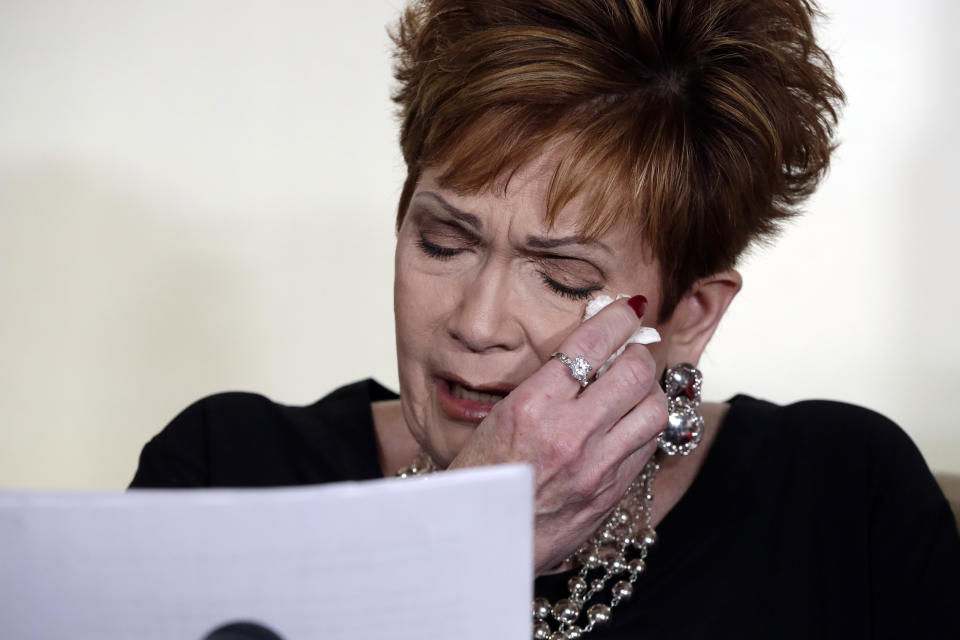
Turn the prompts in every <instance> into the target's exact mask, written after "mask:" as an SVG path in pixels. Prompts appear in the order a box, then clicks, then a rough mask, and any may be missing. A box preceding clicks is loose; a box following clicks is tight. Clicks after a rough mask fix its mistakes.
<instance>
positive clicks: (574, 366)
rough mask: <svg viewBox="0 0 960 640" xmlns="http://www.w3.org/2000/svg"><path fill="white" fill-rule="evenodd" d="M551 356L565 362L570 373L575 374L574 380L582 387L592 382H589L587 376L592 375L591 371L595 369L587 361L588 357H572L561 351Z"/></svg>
mask: <svg viewBox="0 0 960 640" xmlns="http://www.w3.org/2000/svg"><path fill="white" fill-rule="evenodd" d="M550 357H551V358H556V359H557V360H559V361H560V362H562V363H563V364H565V365H567V368H569V369H570V375H571V376H573V379H574V380H576V381H577V382H579V383H580V386H581V387H585V386H587V385H588V384H590V383H589V382H587V378H589V377H590V372H591V371H593V367H591V366H590V363H589V362H587V359H586V358H584V357H583V356H577V357H576V358H573V359H571V358H570V356H568V355H566V354H563V353H560V352H559V351H557V352H556V353H555V354H553V355H552V356H550Z"/></svg>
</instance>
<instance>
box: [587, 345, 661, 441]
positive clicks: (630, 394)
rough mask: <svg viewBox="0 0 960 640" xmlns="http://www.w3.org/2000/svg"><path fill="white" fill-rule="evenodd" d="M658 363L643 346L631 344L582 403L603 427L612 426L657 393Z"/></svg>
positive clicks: (591, 388) (590, 387)
mask: <svg viewBox="0 0 960 640" xmlns="http://www.w3.org/2000/svg"><path fill="white" fill-rule="evenodd" d="M656 369H657V363H656V361H655V360H654V359H653V355H652V354H651V353H650V350H649V349H647V347H645V346H644V345H640V344H631V345H628V346H627V348H626V350H625V351H624V352H623V353H622V354H620V355H619V356H618V357H617V359H616V360H614V362H613V364H612V365H611V366H610V368H609V369H608V370H607V371H606V373H604V374H603V377H601V378H597V379H596V380H595V381H594V382H592V383H591V384H590V386H589V387H587V388H586V389H585V390H584V392H583V394H582V395H581V398H580V399H581V402H582V403H583V404H586V405H589V406H590V408H591V409H592V410H593V412H594V414H595V415H597V416H598V417H599V418H600V421H601V422H603V423H604V424H608V425H613V424H614V423H616V422H617V421H618V420H620V419H621V418H622V417H623V416H625V415H626V414H627V413H628V412H629V411H630V410H631V409H633V408H634V407H635V406H637V404H639V403H640V402H641V401H642V400H643V399H644V398H646V397H647V396H648V395H649V394H650V393H651V392H652V391H654V390H655V389H657V384H656Z"/></svg>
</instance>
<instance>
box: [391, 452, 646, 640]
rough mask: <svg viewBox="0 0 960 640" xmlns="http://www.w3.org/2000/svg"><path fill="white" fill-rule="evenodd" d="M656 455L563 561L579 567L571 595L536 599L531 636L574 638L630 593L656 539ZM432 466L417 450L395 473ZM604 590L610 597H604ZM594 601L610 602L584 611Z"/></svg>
mask: <svg viewBox="0 0 960 640" xmlns="http://www.w3.org/2000/svg"><path fill="white" fill-rule="evenodd" d="M658 456H659V454H656V455H654V456H653V457H651V458H650V460H648V461H647V464H646V465H644V467H643V471H641V472H640V475H639V476H637V478H636V479H635V480H634V481H633V482H632V483H631V484H630V487H629V488H628V489H627V492H626V493H625V494H624V496H623V498H621V499H620V503H619V504H618V505H617V506H616V508H614V510H613V512H612V513H611V514H610V515H609V516H608V517H607V519H606V520H605V521H604V523H603V525H601V526H600V528H598V529H597V530H596V532H595V533H594V534H593V536H591V538H590V539H589V540H587V541H586V542H584V543H583V544H582V545H580V547H579V548H578V549H577V550H576V551H575V552H574V553H573V554H571V555H570V557H568V558H567V559H566V560H565V561H564V564H567V563H569V562H577V563H578V564H579V565H580V569H579V571H577V574H576V575H574V576H573V577H571V578H570V579H569V580H568V581H567V589H568V591H569V592H570V595H569V596H567V597H566V598H562V599H561V600H558V601H557V602H556V603H551V602H550V601H549V600H547V599H546V598H536V599H534V601H533V638H534V640H578V639H579V638H581V637H582V636H583V635H584V634H586V633H589V632H591V631H593V630H594V628H596V627H597V626H598V625H602V624H604V623H606V622H609V621H610V617H611V615H612V609H613V608H614V607H616V606H617V605H618V604H620V603H621V602H623V601H625V600H627V599H629V598H630V596H631V595H633V583H634V582H636V581H637V578H638V577H640V574H641V573H643V570H644V568H645V565H644V560H645V559H646V557H647V552H648V549H649V548H650V547H651V546H652V545H653V544H654V543H656V541H657V533H656V531H655V530H654V528H653V527H652V526H651V523H650V522H651V517H652V515H651V512H650V502H651V501H652V500H653V482H654V480H655V479H656V477H657V472H658V471H660V461H659V458H658ZM436 470H437V465H436V463H434V461H433V459H431V458H430V456H428V455H427V454H426V453H424V452H423V451H421V452H420V453H418V454H417V455H416V457H414V459H413V461H412V462H411V463H410V465H409V466H406V467H404V468H402V469H400V470H399V471H397V476H398V477H400V478H408V477H410V476H421V475H425V474H428V473H432V472H434V471H436ZM608 589H609V598H602V594H604V593H605V592H606V591H607V590H608ZM594 599H603V600H607V601H608V602H609V604H604V603H602V602H597V603H595V604H593V605H591V606H590V607H589V608H588V609H587V610H586V611H583V607H584V606H585V605H586V604H587V603H589V602H591V601H592V600H594ZM584 622H585V624H584Z"/></svg>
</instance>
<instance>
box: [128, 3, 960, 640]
mask: <svg viewBox="0 0 960 640" xmlns="http://www.w3.org/2000/svg"><path fill="white" fill-rule="evenodd" d="M814 13H815V11H814V7H813V6H812V4H811V3H810V2H809V1H808V0H765V1H764V2H757V1H756V0H753V1H748V0H689V1H682V0H674V1H668V0H662V1H659V2H658V1H655V0H648V1H647V2H641V1H639V0H619V1H614V0H610V1H606V2H601V1H598V0H592V1H591V0H474V1H464V0H461V1H457V2H452V1H447V0H423V1H422V2H418V3H416V4H415V5H414V6H412V7H411V8H410V9H408V10H407V12H406V13H405V14H404V16H403V18H402V19H401V21H400V23H399V25H398V27H397V29H396V31H395V33H394V37H395V42H396V44H397V66H396V76H397V79H398V81H399V88H398V90H397V92H396V96H395V99H396V101H397V103H398V105H399V106H400V114H401V119H402V131H401V147H402V149H403V153H404V158H405V160H406V164H407V168H408V176H407V180H406V183H405V185H404V189H403V192H402V195H401V198H400V204H399V213H398V236H397V248H396V276H395V277H396V280H395V292H394V293H395V308H396V326H397V351H398V358H399V362H398V365H399V373H400V394H399V398H398V397H397V396H395V395H394V394H392V393H391V392H389V391H387V390H385V389H383V388H382V387H379V385H376V383H373V382H372V381H366V382H362V383H357V384H354V385H350V386H347V387H344V388H342V389H340V390H338V391H336V392H334V393H333V394H331V395H330V396H327V397H326V398H324V399H323V400H321V401H319V402H318V403H317V404H315V405H313V406H310V407H297V408H294V407H282V406H279V405H276V404H274V403H272V402H270V401H268V400H266V399H265V398H262V397H259V396H253V395H247V394H226V395H220V396H214V397H211V398H207V399H205V400H203V401H200V402H199V403H197V404H195V405H193V406H192V407H190V408H188V409H187V410H186V411H185V412H184V413H182V414H181V415H180V416H178V417H177V418H176V419H175V420H174V421H173V422H172V423H171V424H170V425H169V426H168V427H167V428H166V429H165V430H164V431H163V432H161V433H160V434H159V435H158V436H157V437H155V438H154V439H153V440H152V441H151V442H150V443H148V444H147V446H146V447H145V448H144V452H143V454H142V456H141V461H140V468H139V470H138V472H137V475H136V477H135V478H134V482H133V486H209V485H215V486H266V485H288V484H307V483H317V482H327V481H334V480H346V479H363V478H373V477H380V476H389V475H393V474H395V473H397V472H400V473H401V474H410V473H420V472H424V471H429V470H430V469H431V468H433V467H434V466H435V467H439V468H446V469H456V468H463V467H469V466H478V465H486V464H495V463H500V462H509V461H525V462H528V463H530V464H532V465H533V467H534V468H535V471H536V479H537V480H536V483H537V485H536V504H535V511H536V525H535V572H536V574H537V576H539V577H538V580H537V585H536V591H537V595H538V599H537V601H536V602H535V603H534V619H535V627H534V635H535V637H540V638H545V637H551V638H553V637H556V638H576V637H580V636H582V635H584V634H590V635H591V636H593V637H597V638H601V637H603V638H627V637H630V638H632V637H641V636H642V637H691V638H693V637H704V636H706V635H708V634H709V635H716V633H717V632H718V630H721V632H722V633H724V634H733V633H737V634H738V635H741V636H748V637H770V636H773V637H782V636H791V637H793V636H796V637H810V636H818V635H844V636H846V637H867V636H872V635H887V634H889V635H894V634H896V633H898V632H907V631H909V632H910V633H911V635H912V636H917V635H920V636H923V635H924V634H925V633H926V635H931V634H932V633H933V632H934V631H937V632H945V630H946V629H947V625H948V624H949V618H948V609H947V603H948V602H950V601H951V600H952V599H955V598H956V597H957V595H958V592H957V577H956V576H957V572H958V570H960V552H958V548H960V542H958V539H957V532H956V527H955V525H954V524H953V521H952V518H951V516H950V512H949V508H948V506H947V503H946V501H945V500H944V498H943V496H942V494H940V492H939V490H938V489H937V487H936V485H935V483H934V482H933V479H932V478H931V476H930V474H929V472H928V471H927V470H926V467H925V465H924V463H923V461H922V459H921V458H920V457H919V454H918V453H917V451H916V449H915V448H914V447H913V446H912V444H911V443H910V442H909V440H908V439H907V438H906V436H905V435H904V434H903V433H902V432H901V431H900V430H899V429H898V428H897V427H895V426H894V425H892V424H891V423H889V422H888V421H886V420H885V419H883V418H882V417H880V416H877V415H876V414H873V413H871V412H869V411H866V410H863V409H858V408H855V407H850V406H847V405H841V404H835V403H827V402H808V403H800V404H796V405H792V406H789V407H777V406H775V405H772V404H769V403H765V402H761V401H757V400H754V399H751V398H749V397H746V396H738V397H736V398H734V399H732V400H731V401H729V402H727V403H703V404H699V386H700V379H699V375H700V374H699V372H697V371H696V370H695V369H694V368H693V366H692V365H689V364H685V363H694V364H695V363H697V362H698V360H699V358H700V356H701V354H702V353H703V350H704V348H705V346H706V345H707V343H708V342H709V340H710V338H711V336H712V335H713V332H714V330H715V329H716V327H717V325H718V323H719V322H720V320H721V318H722V317H723V315H724V313H725V311H726V309H727V306H728V305H729V304H730V303H731V301H732V300H733V298H734V297H735V295H736V293H737V291H738V290H739V288H740V276H739V275H738V273H737V272H736V271H735V270H734V266H735V264H736V261H737V258H738V256H740V255H741V253H742V252H743V251H744V249H745V248H746V247H747V246H748V245H749V244H750V243H751V242H755V241H757V240H759V239H761V238H764V237H766V236H769V235H770V234H771V233H772V232H773V231H774V230H775V228H776V224H777V223H778V222H779V221H781V220H783V219H785V218H787V217H789V216H791V215H793V214H794V213H795V211H796V208H797V206H798V205H799V204H800V203H801V202H802V200H803V199H804V198H805V197H806V196H808V195H809V194H810V193H811V192H812V191H813V189H814V188H815V186H816V184H817V182H818V180H819V179H820V177H821V176H822V175H823V173H824V171H825V170H826V168H827V166H828V162H829V157H830V152H831V150H832V148H833V140H832V134H833V126H834V124H835V122H836V117H837V107H838V105H839V104H840V103H841V102H842V98H843V96H842V92H841V90H840V88H839V87H838V86H837V84H836V81H835V79H834V76H833V70H832V67H831V64H830V60H829V58H828V57H827V55H826V54H825V53H824V52H823V51H822V50H821V49H820V48H819V47H818V46H817V44H816V42H815V40H814V37H813V32H812V27H811V19H812V18H813V16H814ZM621 294H624V295H626V297H627V299H625V300H617V301H615V302H613V303H612V304H609V305H608V306H606V307H604V308H602V309H601V310H600V311H599V312H598V313H596V315H595V316H594V317H592V318H590V319H588V320H586V321H585V322H584V316H585V312H586V311H587V307H588V303H591V302H594V303H596V302H597V301H598V300H599V296H601V295H605V296H610V297H616V296H619V295H621ZM598 306H600V305H599V304H591V305H590V307H591V308H590V311H591V312H592V311H594V310H595V307H598ZM644 324H646V325H648V326H649V327H654V328H655V329H656V331H657V332H658V336H659V341H656V342H653V343H650V344H638V343H632V344H629V345H627V346H626V348H625V349H624V350H623V351H622V353H620V354H619V356H617V357H616V358H615V359H613V360H612V362H610V360H611V357H612V356H615V355H616V354H617V352H618V351H619V349H620V347H621V346H622V345H624V343H626V342H627V341H628V340H629V339H630V338H631V336H633V335H634V334H637V333H638V332H641V333H643V332H642V331H641V328H642V326H643V325H644ZM645 335H649V331H648V332H646V334H645ZM597 370H600V372H601V375H599V376H597V375H595V372H596V371H597ZM658 381H662V383H663V388H662V389H661V386H660V385H658ZM665 428H666V431H665ZM658 445H659V448H660V449H661V450H662V453H658V454H655V452H656V451H657V449H658ZM670 453H672V454H676V453H682V454H688V455H666V454H670ZM651 494H652V495H655V496H656V499H655V500H653V501H651V499H650V495H651ZM907 523H909V526H908V525H907ZM654 529H656V531H657V532H658V534H659V535H657V534H655V533H654ZM658 537H659V539H660V541H659V542H657V538H658ZM655 542H656V544H654V543H655ZM688 594H689V595H688ZM927 632H929V633H927Z"/></svg>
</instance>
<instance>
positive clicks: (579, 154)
mask: <svg viewBox="0 0 960 640" xmlns="http://www.w3.org/2000/svg"><path fill="white" fill-rule="evenodd" d="M816 15H817V10H816V6H815V5H814V3H813V2H812V1H811V0H645V1H644V0H418V1H416V2H414V3H413V4H412V5H411V6H410V7H409V8H408V9H407V10H406V11H405V12H404V14H403V16H402V17H401V19H400V21H399V22H398V24H397V25H396V27H395V29H394V30H393V32H392V34H391V35H392V37H393V40H394V42H395V44H396V52H395V58H396V66H395V77H396V79H397V80H398V82H399V86H398V88H397V90H396V92H395V94H394V100H395V101H396V103H397V105H398V106H399V114H400V119H401V123H402V124H401V133H400V145H401V148H402V151H403V157H404V159H405V161H406V164H407V172H408V173H407V180H406V183H405V185H404V189H403V193H402V195H401V198H400V203H399V212H398V218H397V225H398V227H399V225H400V224H401V223H402V220H403V216H404V214H405V212H406V209H407V206H408V204H409V201H410V198H411V196H412V195H413V191H414V188H415V185H416V182H417V180H418V179H419V176H420V173H421V171H422V170H423V169H424V168H425V167H442V168H443V170H442V172H441V175H440V182H441V184H442V185H443V186H446V187H449V188H453V189H455V190H458V191H463V192H475V191H480V190H482V189H487V188H505V185H506V182H508V181H509V178H510V176H511V175H512V174H513V172H514V171H516V170H517V169H518V168H519V167H521V166H523V165H524V164H525V163H527V162H529V161H531V160H532V159H533V158H535V157H536V156H538V155H540V154H541V153H543V151H544V149H545V148H546V147H547V146H548V145H550V144H551V143H555V142H557V141H558V140H559V139H563V140H564V141H565V144H564V145H563V147H562V153H561V156H562V157H561V159H560V161H559V163H558V164H557V166H556V169H555V172H554V175H553V179H552V181H551V186H550V191H549V197H548V202H547V211H546V216H547V220H548V221H549V222H551V223H552V222H553V221H554V220H555V219H556V216H557V214H558V212H559V211H560V210H561V209H562V208H563V207H564V206H565V205H566V204H568V203H569V202H570V200H571V199H572V198H573V197H575V196H576V195H578V194H580V193H584V194H586V195H588V196H590V201H591V202H592V203H593V205H592V207H590V208H589V209H588V210H585V211H583V212H582V218H581V222H582V230H583V232H584V233H585V234H587V235H590V236H596V235H599V234H601V233H604V232H605V231H606V230H608V229H610V228H612V227H613V226H615V225H620V224H626V225H627V227H626V228H630V229H635V230H636V232H637V233H639V234H641V235H642V238H643V240H644V242H645V245H646V246H647V247H648V248H649V250H650V252H651V255H652V256H653V257H654V258H655V259H656V260H657V263H658V264H659V266H660V269H661V279H662V284H663V291H664V300H663V302H662V308H661V319H665V318H667V317H669V315H670V314H671V313H672V311H673V309H674V308H675V306H676V304H677V302H678V301H679V300H680V298H681V297H682V296H683V294H684V293H685V292H686V291H687V290H688V289H689V288H690V286H691V285H692V284H693V283H694V282H695V281H696V280H698V279H699V278H702V277H705V276H708V275H710V274H712V273H716V272H718V271H721V270H723V269H727V268H731V267H733V266H734V264H735V263H736V260H737V258H738V257H739V255H740V254H741V253H742V252H743V250H744V249H745V248H746V247H747V246H748V245H749V243H750V242H751V241H754V240H756V239H759V238H763V237H767V236H769V235H771V234H772V233H773V232H774V231H775V230H776V228H777V225H778V223H779V222H780V221H782V220H784V219H786V218H789V217H790V216H792V215H794V214H795V213H796V212H797V207H798V205H800V203H801V202H802V201H803V200H804V198H806V197H807V196H808V195H810V194H811V193H812V192H813V190H814V189H815V187H816V185H817V183H818V182H819V180H820V178H821V177H822V176H823V174H824V172H825V171H826V169H827V166H828V163H829V160H830V154H831V152H832V150H833V148H834V143H833V129H834V126H835V124H836V121H837V115H838V108H839V106H840V104H841V103H842V102H843V93H842V91H841V89H840V87H839V86H838V84H837V82H836V79H835V77H834V72H833V66H832V64H831V61H830V58H829V57H828V55H827V54H826V53H825V52H824V51H823V49H821V48H820V47H819V46H818V44H817V43H816V41H815V38H814V32H813V19H814V17H815V16H816Z"/></svg>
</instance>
